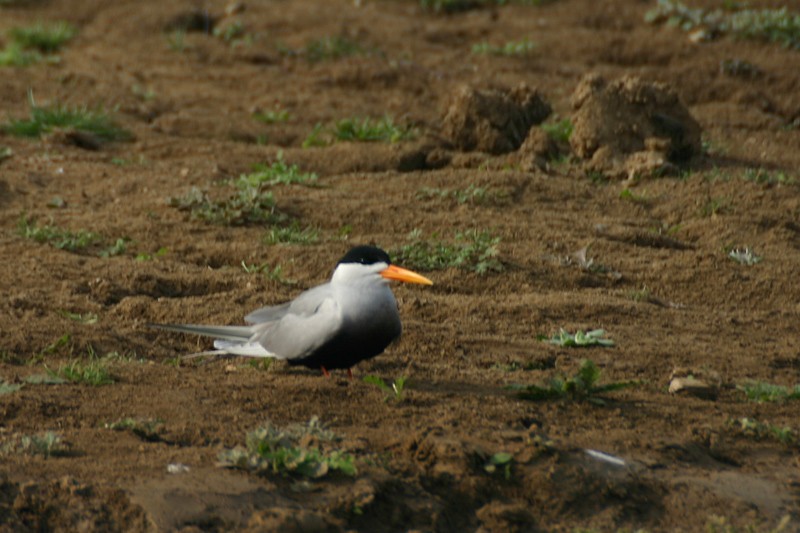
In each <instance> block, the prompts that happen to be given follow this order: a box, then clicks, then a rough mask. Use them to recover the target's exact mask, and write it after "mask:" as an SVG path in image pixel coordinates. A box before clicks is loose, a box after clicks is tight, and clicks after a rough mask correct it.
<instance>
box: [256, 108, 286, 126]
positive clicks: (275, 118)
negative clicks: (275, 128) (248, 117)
mask: <svg viewBox="0 0 800 533" xmlns="http://www.w3.org/2000/svg"><path fill="white" fill-rule="evenodd" d="M253 118H254V119H256V120H257V121H259V122H263V123H264V124H276V123H278V122H288V121H289V119H290V118H292V116H291V115H290V114H289V112H288V111H287V110H285V109H268V110H266V111H256V112H255V113H253Z"/></svg>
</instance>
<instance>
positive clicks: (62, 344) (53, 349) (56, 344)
mask: <svg viewBox="0 0 800 533" xmlns="http://www.w3.org/2000/svg"><path fill="white" fill-rule="evenodd" d="M62 348H69V350H68V353H69V354H72V337H71V336H70V334H69V333H65V334H64V335H62V336H60V337H59V338H57V339H56V340H54V341H53V342H51V343H50V344H48V345H47V346H45V347H44V348H42V350H41V351H40V352H39V353H38V354H37V355H36V357H35V358H34V359H43V358H44V356H46V355H52V354H54V353H60V352H61V351H62Z"/></svg>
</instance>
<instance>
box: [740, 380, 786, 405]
mask: <svg viewBox="0 0 800 533" xmlns="http://www.w3.org/2000/svg"><path fill="white" fill-rule="evenodd" d="M736 389H737V390H739V391H741V392H743V393H744V395H745V396H746V397H747V399H748V400H750V401H751V402H758V403H762V402H785V401H789V400H800V385H795V386H794V387H793V388H789V387H785V386H783V385H774V384H772V383H767V382H765V381H750V382H747V383H744V384H742V385H737V386H736Z"/></svg>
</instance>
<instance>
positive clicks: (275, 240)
mask: <svg viewBox="0 0 800 533" xmlns="http://www.w3.org/2000/svg"><path fill="white" fill-rule="evenodd" d="M318 240H319V230H318V229H316V228H313V227H310V226H306V227H305V228H301V227H300V224H299V223H298V222H297V221H296V220H294V221H292V223H291V224H290V225H288V226H283V227H280V226H275V227H272V228H270V229H268V230H267V233H266V235H264V242H265V243H267V244H269V245H275V244H301V245H308V244H314V243H315V242H317V241H318Z"/></svg>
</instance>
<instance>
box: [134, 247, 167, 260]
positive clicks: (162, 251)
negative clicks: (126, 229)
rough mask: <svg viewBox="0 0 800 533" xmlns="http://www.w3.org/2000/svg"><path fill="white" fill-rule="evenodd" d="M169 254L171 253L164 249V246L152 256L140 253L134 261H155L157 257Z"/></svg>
mask: <svg viewBox="0 0 800 533" xmlns="http://www.w3.org/2000/svg"><path fill="white" fill-rule="evenodd" d="M168 253H169V249H168V248H166V247H164V246H162V247H161V248H159V249H158V250H156V251H155V253H152V254H151V253H148V252H141V253H138V254H136V257H135V258H134V259H135V260H136V261H152V260H153V259H155V258H157V257H164V256H165V255H167V254H168Z"/></svg>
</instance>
